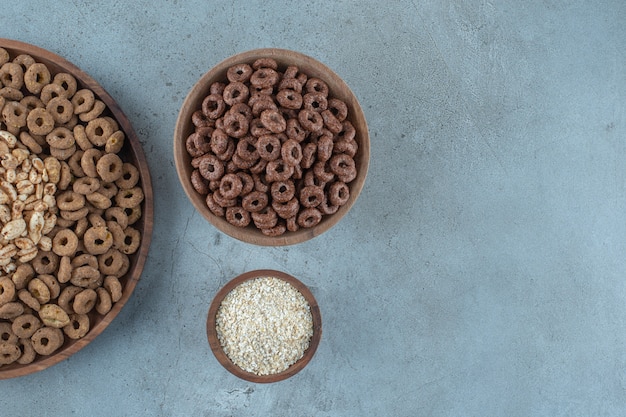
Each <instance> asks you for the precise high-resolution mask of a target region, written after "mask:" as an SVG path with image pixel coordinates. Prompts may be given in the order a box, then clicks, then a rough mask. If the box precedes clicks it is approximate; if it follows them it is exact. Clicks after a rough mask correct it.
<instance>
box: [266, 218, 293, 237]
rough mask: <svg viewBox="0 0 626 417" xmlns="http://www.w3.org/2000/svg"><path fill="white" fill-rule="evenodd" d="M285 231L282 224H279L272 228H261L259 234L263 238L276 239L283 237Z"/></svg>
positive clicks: (285, 227)
mask: <svg viewBox="0 0 626 417" xmlns="http://www.w3.org/2000/svg"><path fill="white" fill-rule="evenodd" d="M286 231H287V226H285V224H284V223H282V222H279V223H277V224H276V226H274V227H269V228H263V229H261V233H263V234H264V235H265V236H270V237H277V236H280V235H283V234H284V233H285V232H286Z"/></svg>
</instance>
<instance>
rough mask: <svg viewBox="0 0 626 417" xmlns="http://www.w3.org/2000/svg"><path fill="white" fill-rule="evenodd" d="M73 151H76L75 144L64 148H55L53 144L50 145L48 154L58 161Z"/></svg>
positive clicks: (69, 155)
mask: <svg viewBox="0 0 626 417" xmlns="http://www.w3.org/2000/svg"><path fill="white" fill-rule="evenodd" d="M74 152H76V145H72V146H71V147H69V148H65V149H61V148H56V147H54V146H51V147H50V155H51V156H54V157H55V158H56V159H58V160H59V161H65V160H67V159H68V158H69V157H71V156H72V155H73V154H74Z"/></svg>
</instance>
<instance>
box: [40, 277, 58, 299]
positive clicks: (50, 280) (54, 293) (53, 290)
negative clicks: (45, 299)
mask: <svg viewBox="0 0 626 417" xmlns="http://www.w3.org/2000/svg"><path fill="white" fill-rule="evenodd" d="M38 278H39V279H40V280H41V281H43V283H44V284H46V286H47V287H48V289H49V290H50V299H52V300H54V299H55V298H57V297H58V296H59V294H60V293H61V286H60V285H59V281H58V280H57V279H56V278H55V276H54V275H52V274H41V275H39V276H38Z"/></svg>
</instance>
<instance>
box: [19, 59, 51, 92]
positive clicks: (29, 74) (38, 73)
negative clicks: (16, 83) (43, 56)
mask: <svg viewBox="0 0 626 417" xmlns="http://www.w3.org/2000/svg"><path fill="white" fill-rule="evenodd" d="M51 79H52V78H51V76H50V70H48V67H47V66H46V65H45V64H42V63H40V62H38V63H34V64H33V65H31V66H30V67H28V69H27V70H26V72H25V73H24V85H25V86H26V89H27V90H28V91H29V92H31V93H33V94H39V93H40V92H41V89H42V88H44V87H45V86H46V85H47V84H50V80H51Z"/></svg>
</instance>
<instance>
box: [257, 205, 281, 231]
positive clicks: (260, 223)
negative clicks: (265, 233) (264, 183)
mask: <svg viewBox="0 0 626 417" xmlns="http://www.w3.org/2000/svg"><path fill="white" fill-rule="evenodd" d="M250 216H251V217H252V221H253V222H254V225H255V226H256V227H257V228H259V229H271V228H272V227H274V226H276V223H278V215H277V214H276V211H275V210H274V209H273V208H272V207H271V206H265V207H264V208H263V209H262V210H260V211H257V212H252V213H251V214H250Z"/></svg>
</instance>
